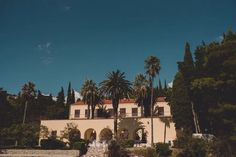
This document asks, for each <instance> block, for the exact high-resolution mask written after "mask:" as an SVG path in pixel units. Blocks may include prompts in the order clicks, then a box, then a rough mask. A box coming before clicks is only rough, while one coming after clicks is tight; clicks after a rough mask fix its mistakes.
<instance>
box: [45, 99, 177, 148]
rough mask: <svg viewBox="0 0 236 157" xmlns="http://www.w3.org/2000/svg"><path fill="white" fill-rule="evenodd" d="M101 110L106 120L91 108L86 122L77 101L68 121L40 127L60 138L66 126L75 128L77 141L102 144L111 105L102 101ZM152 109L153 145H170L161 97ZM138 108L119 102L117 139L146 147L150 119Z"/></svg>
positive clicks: (110, 121) (110, 129)
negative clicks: (77, 130)
mask: <svg viewBox="0 0 236 157" xmlns="http://www.w3.org/2000/svg"><path fill="white" fill-rule="evenodd" d="M103 107H106V108H105V109H106V110H107V111H109V112H108V113H109V116H108V117H102V116H101V115H100V114H99V110H101V109H99V107H96V108H95V114H94V119H87V113H88V110H87V104H84V103H83V101H78V102H76V103H75V104H72V105H71V107H70V111H69V113H70V114H69V119H65V120H42V121H41V125H43V126H46V127H47V128H48V129H49V132H50V134H51V135H53V136H56V137H58V138H60V137H61V136H62V134H63V130H64V129H65V127H66V126H67V124H69V123H72V124H74V125H77V128H78V129H79V131H80V134H81V138H84V139H87V140H90V139H91V137H92V138H93V140H96V141H99V142H103V135H104V134H105V133H107V132H110V133H111V135H112V134H113V133H114V130H113V128H114V123H113V122H114V120H113V114H112V110H113V109H112V103H111V101H110V100H105V101H104V105H103ZM154 108H156V109H158V113H157V114H156V115H154V118H153V124H154V127H153V136H154V139H153V141H154V143H157V142H164V138H165V142H166V143H172V141H173V140H175V139H176V130H175V126H174V123H173V122H169V125H168V124H167V125H166V123H165V122H163V119H168V118H170V117H171V112H170V106H169V105H168V102H166V101H165V98H164V97H159V98H158V100H157V103H156V104H155V105H154ZM141 111H142V109H141V107H138V106H137V104H135V102H134V100H133V99H123V100H120V104H119V108H118V113H119V120H118V136H119V138H124V139H133V140H139V141H141V142H142V143H146V144H147V145H150V143H151V118H145V117H144V116H143V115H142V114H141V113H142V112H141Z"/></svg>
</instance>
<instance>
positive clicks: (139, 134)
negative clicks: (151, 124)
mask: <svg viewBox="0 0 236 157" xmlns="http://www.w3.org/2000/svg"><path fill="white" fill-rule="evenodd" d="M133 140H135V141H136V142H138V143H147V131H146V130H145V129H144V128H138V129H136V131H134V133H133Z"/></svg>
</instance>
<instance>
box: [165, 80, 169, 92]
mask: <svg viewBox="0 0 236 157" xmlns="http://www.w3.org/2000/svg"><path fill="white" fill-rule="evenodd" d="M167 88H168V87H167V83H166V80H165V84H164V90H165V91H167Z"/></svg>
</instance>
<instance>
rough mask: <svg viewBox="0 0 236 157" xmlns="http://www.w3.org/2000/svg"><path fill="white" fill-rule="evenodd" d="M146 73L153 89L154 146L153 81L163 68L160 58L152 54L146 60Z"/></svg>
mask: <svg viewBox="0 0 236 157" xmlns="http://www.w3.org/2000/svg"><path fill="white" fill-rule="evenodd" d="M145 69H146V74H147V75H148V76H149V81H150V89H151V98H150V99H151V102H150V103H151V145H152V146H153V81H154V78H155V77H156V75H158V74H159V71H160V69H161V67H160V60H159V59H158V58H157V57H155V56H150V57H148V58H147V59H146V60H145Z"/></svg>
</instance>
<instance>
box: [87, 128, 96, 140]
mask: <svg viewBox="0 0 236 157" xmlns="http://www.w3.org/2000/svg"><path fill="white" fill-rule="evenodd" d="M84 139H85V140H89V141H90V142H93V141H94V140H96V139H97V133H96V130H94V129H92V128H89V129H87V130H86V131H85V132H84Z"/></svg>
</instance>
